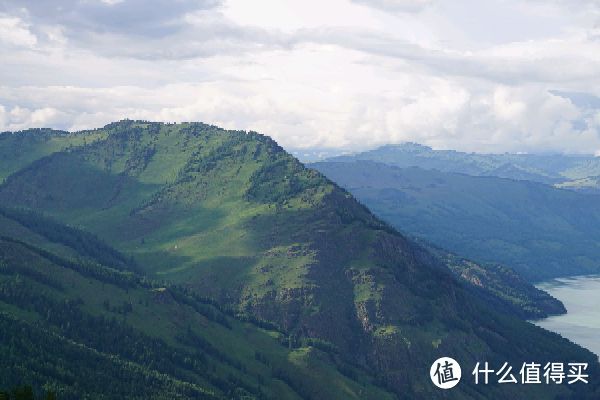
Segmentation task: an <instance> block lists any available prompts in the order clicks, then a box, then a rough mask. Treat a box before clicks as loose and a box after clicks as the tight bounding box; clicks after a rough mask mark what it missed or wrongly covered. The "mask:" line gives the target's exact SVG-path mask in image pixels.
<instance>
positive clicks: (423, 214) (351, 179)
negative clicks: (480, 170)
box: [311, 161, 600, 281]
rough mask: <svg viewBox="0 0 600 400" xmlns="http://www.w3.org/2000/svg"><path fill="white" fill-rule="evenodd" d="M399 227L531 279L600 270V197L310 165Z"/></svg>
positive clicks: (370, 166) (524, 184)
mask: <svg viewBox="0 0 600 400" xmlns="http://www.w3.org/2000/svg"><path fill="white" fill-rule="evenodd" d="M311 166H312V167H314V168H316V169H318V170H319V171H320V172H322V173H323V174H325V175H326V176H327V177H328V178H330V179H331V180H333V181H335V182H337V183H338V184H340V185H341V186H342V187H344V188H346V189H347V190H349V191H350V192H351V193H352V194H353V195H355V196H356V197H357V198H358V199H359V200H360V201H361V202H362V203H363V204H365V205H367V206H368V207H369V208H370V209H371V210H373V212H374V213H375V214H376V215H378V216H379V217H381V218H382V219H383V220H385V221H387V222H389V223H390V224H392V225H393V226H394V227H396V228H397V229H399V230H401V231H403V232H407V233H410V234H412V235H415V236H418V237H421V238H425V239H427V240H429V241H431V242H432V243H435V244H437V245H439V246H442V247H444V248H447V249H449V250H451V251H453V252H456V253H458V254H460V255H462V256H465V257H470V258H472V259H474V260H478V261H482V262H498V263H502V264H504V265H507V266H509V267H511V268H513V269H515V270H516V271H517V272H519V273H521V274H522V275H524V276H525V277H526V278H527V279H529V280H531V281H539V280H544V279H548V278H552V277H557V276H566V275H577V274H588V273H600V196H598V195H591V194H581V193H576V192H572V191H567V190H561V189H556V188H553V187H551V186H547V185H544V184H540V183H536V182H529V181H516V180H512V179H504V178H496V177H481V176H470V175H466V174H457V173H447V172H440V171H436V170H426V169H422V168H417V167H410V168H399V167H395V166H390V165H387V164H383V163H376V162H371V161H355V162H323V163H316V164H311Z"/></svg>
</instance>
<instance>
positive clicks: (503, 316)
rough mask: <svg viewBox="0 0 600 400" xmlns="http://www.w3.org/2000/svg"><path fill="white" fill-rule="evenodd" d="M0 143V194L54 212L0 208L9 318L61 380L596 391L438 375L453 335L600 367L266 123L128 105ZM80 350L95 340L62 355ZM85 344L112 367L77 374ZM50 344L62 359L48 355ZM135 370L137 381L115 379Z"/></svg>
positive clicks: (471, 358) (134, 387)
mask: <svg viewBox="0 0 600 400" xmlns="http://www.w3.org/2000/svg"><path fill="white" fill-rule="evenodd" d="M0 151H1V152H2V154H3V155H5V156H3V157H2V158H1V159H0V160H1V161H0V170H2V175H1V176H4V177H5V180H4V183H3V184H2V185H1V186H0V204H2V206H3V207H26V208H30V209H33V210H36V211H37V212H41V213H44V214H45V215H46V216H50V217H52V220H51V221H49V220H48V219H47V218H46V217H41V216H38V215H35V214H31V213H28V212H24V211H15V210H7V211H5V212H4V213H3V218H4V220H3V221H4V222H3V224H2V228H3V232H2V235H3V237H4V239H2V240H3V241H2V246H1V247H0V258H1V260H2V263H1V264H0V265H2V269H1V271H2V272H1V274H0V278H2V279H1V280H0V285H1V287H0V293H2V297H1V298H0V308H1V309H2V312H3V314H2V318H3V320H2V322H0V323H1V324H2V326H3V330H2V332H9V334H8V335H9V336H17V337H19V338H22V340H20V341H18V342H15V343H10V344H6V345H5V347H6V349H5V350H6V351H7V352H8V353H9V354H10V355H11V358H10V360H11V363H13V365H17V366H18V369H20V370H24V371H29V374H28V375H27V377H29V379H32V380H35V384H37V385H46V386H49V387H51V388H56V389H57V391H59V392H60V393H61V394H62V395H64V397H65V398H75V397H76V394H77V393H78V391H80V392H84V393H87V394H90V395H93V396H97V397H98V398H101V396H105V397H106V398H144V396H147V395H148V392H152V393H153V395H152V396H151V397H152V398H173V397H177V396H180V397H183V398H185V397H186V396H188V397H196V398H203V397H206V398H240V399H241V398H256V399H262V398H272V399H286V398H289V399H298V398H304V399H324V398H327V399H330V398H332V399H335V398H340V399H345V398H357V399H364V398H367V399H368V398H373V399H380V398H400V399H402V398H407V399H435V398H444V399H505V398H507V397H515V398H540V399H546V398H548V399H550V398H555V397H556V396H564V397H566V398H569V397H573V396H578V397H577V398H586V396H587V398H594V396H597V393H594V392H595V391H597V390H598V388H597V385H596V384H591V385H574V386H556V385H529V386H527V385H513V386H502V385H490V386H486V387H483V386H476V385H474V384H473V383H472V381H470V380H469V379H467V380H465V382H464V383H461V385H460V386H458V387H457V389H456V390H453V391H451V392H447V393H442V392H440V391H439V390H437V389H435V388H434V387H433V386H432V384H431V382H430V380H429V367H430V366H431V363H432V362H433V360H435V359H436V358H438V357H440V356H442V355H444V356H445V355H448V354H451V355H452V356H453V357H454V358H456V359H457V360H459V361H460V362H461V363H462V364H463V365H465V366H467V367H466V369H469V368H472V366H474V365H475V363H476V362H477V361H484V360H485V361H490V362H495V363H499V365H501V364H502V363H503V362H504V361H508V362H512V363H513V364H515V365H520V364H519V363H522V362H524V361H528V362H530V361H531V360H535V361H536V362H540V363H545V362H546V361H554V362H557V361H561V360H564V361H565V362H566V361H572V360H577V361H580V362H589V363H590V371H589V372H590V374H597V373H598V370H599V368H600V366H599V365H598V362H597V358H596V357H595V356H594V355H593V354H591V353H590V352H588V351H587V350H584V349H582V348H580V347H578V346H576V345H574V344H572V343H570V342H568V341H567V340H565V339H562V338H560V337H559V336H558V335H556V334H553V333H550V332H547V331H544V330H542V329H540V328H537V327H535V326H533V325H531V324H529V323H527V322H525V321H523V320H522V319H521V318H520V317H522V315H519V314H518V313H517V312H516V311H515V310H511V309H509V308H498V307H496V306H497V304H498V303H497V301H494V300H492V299H491V297H490V296H493V295H492V294H490V293H491V292H489V291H488V292H486V294H485V295H484V294H481V293H479V292H476V291H474V290H472V289H470V288H469V287H468V285H466V284H465V283H464V280H461V278H459V277H457V275H458V276H460V275H461V273H459V274H456V272H455V271H451V270H450V269H449V268H448V266H449V264H448V262H447V261H444V259H445V257H447V256H448V255H447V253H444V252H441V253H435V252H434V253H432V252H430V251H429V250H427V249H426V248H424V247H423V246H421V245H419V244H417V243H416V242H415V241H413V240H410V239H408V238H406V237H405V236H403V235H402V234H401V233H399V232H398V231H396V230H395V229H393V228H392V227H390V225H388V224H386V223H385V222H382V221H381V220H380V219H378V218H377V217H375V216H374V215H373V214H372V213H371V212H370V211H369V210H368V209H367V208H366V207H364V206H363V205H361V204H360V203H358V202H357V201H356V200H355V199H354V198H353V197H352V195H351V194H350V193H348V192H347V191H345V190H343V189H341V188H340V187H339V186H337V185H336V184H334V183H332V182H331V181H329V180H328V179H327V178H325V177H324V176H323V175H321V174H320V173H318V172H316V171H314V170H312V169H308V168H306V167H304V166H303V165H302V164H301V163H299V162H298V161H297V160H296V159H294V158H293V157H291V156H290V155H289V154H287V153H286V152H285V151H284V150H283V149H282V148H281V147H279V146H278V145H277V144H276V143H275V142H274V141H273V140H271V139H270V138H268V137H265V136H262V135H259V134H257V133H253V132H250V133H246V132H239V131H225V130H223V129H220V128H217V127H214V126H210V125H205V124H201V123H189V124H178V125H172V124H171V125H169V124H160V123H148V122H142V121H121V122H118V123H113V124H110V125H108V126H106V127H104V128H102V129H98V130H94V131H88V132H77V133H67V132H55V131H49V130H46V131H35V130H34V131H25V132H19V133H14V134H12V133H5V134H2V135H0ZM63 224H69V225H73V226H76V227H77V228H78V229H77V230H74V229H72V228H67V227H64V225H63ZM48 226H50V228H48ZM60 226H63V228H59V227H60ZM80 230H85V231H88V232H91V233H93V234H94V235H95V236H90V234H89V233H83V232H81V231H80ZM52 232H62V234H60V235H56V234H55V235H52ZM96 236H97V238H96ZM78 238H79V239H78ZM104 242H105V243H104ZM82 243H83V244H84V245H82ZM113 248H114V249H113ZM24 260H28V261H27V262H24ZM457 260H458V259H457ZM457 260H455V261H456V262H455V267H457V266H458V267H460V265H464V264H462V262H459V261H457ZM461 268H462V267H461ZM502 274H504V273H502ZM502 274H500V275H502ZM146 304H147V305H146ZM504 304H507V303H504ZM86 321H87V322H86ZM34 324H35V326H36V327H37V329H35V330H32V326H33V325H34ZM92 326H98V327H99V329H100V331H99V332H94V330H93V329H92V328H91V327H92ZM5 327H6V329H7V330H4V329H5ZM9 328H10V329H11V330H10V331H9V330H8V329H9ZM106 331H108V332H113V334H114V335H116V336H117V337H124V338H126V340H125V339H124V340H123V341H120V340H112V339H110V338H111V337H112V336H110V335H109V336H105V334H104V333H103V332H106ZM10 332H12V333H10ZM18 332H31V334H30V335H27V336H22V335H21V336H19V335H18ZM0 343H6V342H4V341H3V342H0ZM35 349H37V350H35ZM56 349H62V353H61V352H58V351H57V350H56ZM75 351H82V352H85V355H80V356H75V355H73V356H72V358H68V357H66V356H60V354H64V353H67V352H68V354H74V353H73V352H75ZM37 356H39V359H40V360H42V361H41V362H34V361H32V360H36V358H35V357H37ZM76 357H85V358H86V359H87V357H96V358H101V359H102V360H105V361H103V362H105V364H103V365H104V368H103V370H105V371H106V375H105V376H104V377H105V378H106V379H105V380H102V379H98V381H97V382H92V383H89V382H86V385H84V386H83V387H79V386H77V387H76V386H75V383H74V382H79V381H80V380H81V379H84V382H85V377H86V369H85V367H86V366H87V365H92V364H93V363H92V362H91V361H90V363H84V364H82V365H83V366H84V367H82V368H81V369H77V370H76V369H75V368H74V367H73V364H72V361H71V360H72V359H74V358H76ZM53 360H60V363H61V365H63V366H64V367H62V368H60V369H59V370H60V371H62V372H61V373H60V374H59V373H57V372H56V371H55V370H54V369H53V368H50V367H45V366H46V365H53V364H52V361H53ZM164 360H168V363H165V362H164ZM124 374H126V375H127V376H128V379H129V380H130V382H132V384H131V385H130V386H128V387H127V388H120V387H118V386H115V387H111V388H109V389H107V390H108V392H106V393H102V384H103V382H109V381H110V380H111V379H113V378H111V376H123V375H124ZM18 376H19V375H18V374H14V375H10V376H7V377H6V378H4V379H5V380H4V381H2V382H0V383H2V384H4V385H11V384H14V383H18V382H15V381H16V380H17V378H18ZM104 377H103V379H104ZM144 382H150V384H148V385H146V386H145V384H144ZM96 383H97V384H96ZM95 384H96V386H94V385H95ZM150 389H152V390H150ZM137 391H139V393H138V392H137ZM69 396H71V397H69Z"/></svg>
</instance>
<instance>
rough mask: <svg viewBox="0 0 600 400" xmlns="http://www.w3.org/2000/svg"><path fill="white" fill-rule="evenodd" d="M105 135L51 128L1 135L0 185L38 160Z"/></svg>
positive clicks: (99, 132)
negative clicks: (15, 172) (8, 177)
mask: <svg viewBox="0 0 600 400" xmlns="http://www.w3.org/2000/svg"><path fill="white" fill-rule="evenodd" d="M104 135H105V133H104V132H101V131H96V132H76V133H70V132H65V131H56V130H51V129H29V130H26V131H22V132H20V133H19V134H18V135H13V134H11V133H10V132H5V133H0V182H2V181H3V180H4V179H5V178H6V177H7V176H8V175H10V174H11V173H12V172H14V171H17V170H19V169H21V168H22V167H24V166H25V165H27V164H29V163H30V162H32V161H34V160H37V159H38V158H41V157H44V156H47V155H49V154H52V153H55V152H57V151H61V150H64V149H66V148H68V147H72V146H78V145H83V144H87V143H91V142H93V141H95V140H98V139H101V138H103V137H104Z"/></svg>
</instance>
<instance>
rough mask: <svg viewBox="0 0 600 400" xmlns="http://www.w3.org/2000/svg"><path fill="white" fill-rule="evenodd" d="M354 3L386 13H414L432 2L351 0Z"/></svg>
mask: <svg viewBox="0 0 600 400" xmlns="http://www.w3.org/2000/svg"><path fill="white" fill-rule="evenodd" d="M352 1H353V2H354V3H357V4H362V5H365V6H368V7H373V8H376V9H379V10H382V11H386V12H392V13H397V12H408V13H414V12H419V11H422V10H424V9H425V8H426V7H428V6H430V5H431V4H432V3H433V0H352Z"/></svg>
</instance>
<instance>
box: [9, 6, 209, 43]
mask: <svg viewBox="0 0 600 400" xmlns="http://www.w3.org/2000/svg"><path fill="white" fill-rule="evenodd" d="M219 4H220V2H219V1H217V0H149V1H148V0H123V1H120V2H108V1H101V0H86V1H81V0H59V1H38V0H4V1H3V2H2V3H1V4H0V9H1V10H3V11H4V12H5V13H9V14H23V10H26V11H25V14H26V16H28V17H30V18H31V19H32V21H33V22H34V23H36V24H50V25H60V26H62V27H64V28H65V29H66V30H67V33H68V34H70V36H71V37H72V38H76V37H78V36H81V35H83V36H85V35H87V34H89V33H96V34H101V33H106V32H114V33H118V34H124V35H135V36H141V37H163V36H165V35H169V34H172V33H174V32H177V31H178V30H179V29H181V28H182V25H183V23H182V22H181V17H182V16H183V15H185V14H187V13H189V12H194V11H198V10H206V9H211V8H214V7H216V6H218V5H219Z"/></svg>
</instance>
